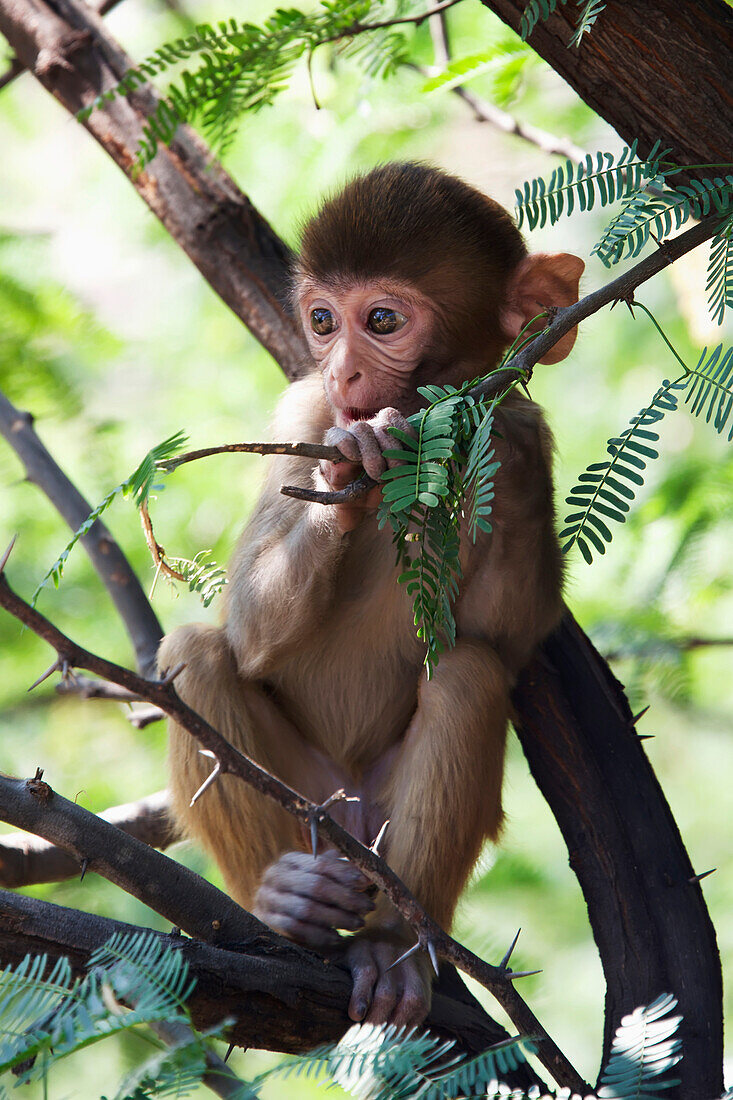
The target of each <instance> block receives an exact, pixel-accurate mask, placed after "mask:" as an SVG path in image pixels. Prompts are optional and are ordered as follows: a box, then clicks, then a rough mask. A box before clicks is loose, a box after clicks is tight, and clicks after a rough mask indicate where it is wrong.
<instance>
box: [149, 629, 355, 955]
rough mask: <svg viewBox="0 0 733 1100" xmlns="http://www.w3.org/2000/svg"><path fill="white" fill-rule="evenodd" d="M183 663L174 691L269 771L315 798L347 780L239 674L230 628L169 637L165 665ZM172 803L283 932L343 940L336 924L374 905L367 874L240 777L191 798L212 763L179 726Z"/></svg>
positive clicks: (235, 889)
mask: <svg viewBox="0 0 733 1100" xmlns="http://www.w3.org/2000/svg"><path fill="white" fill-rule="evenodd" d="M182 662H185V664H186V668H185V669H184V670H183V672H181V673H180V675H179V676H178V677H177V678H176V689H177V691H178V692H179V694H180V695H181V698H182V699H184V700H185V702H186V703H188V704H189V706H191V707H192V708H193V709H194V710H195V711H196V712H197V713H198V714H200V715H201V716H202V717H203V718H205V719H206V720H207V721H208V722H209V723H210V724H211V725H212V726H213V727H214V728H215V729H216V730H218V732H219V733H221V734H222V735H223V736H224V737H226V738H227V740H228V741H230V742H231V743H232V744H233V745H235V746H236V747H237V748H238V749H240V750H241V751H242V752H244V753H245V754H246V755H247V756H249V757H250V758H251V759H253V760H255V761H256V762H257V763H258V764H261V765H262V766H263V767H265V768H267V770H268V771H270V772H272V773H273V774H274V775H277V776H278V777H279V778H281V779H282V780H283V781H284V782H286V783H288V784H289V785H290V786H292V787H294V788H295V789H296V790H298V791H301V792H302V793H303V794H305V795H307V796H308V797H310V798H313V799H315V800H316V801H318V802H322V801H324V799H325V798H326V797H327V795H329V794H331V793H333V791H334V790H337V789H338V788H339V787H341V786H344V785H345V783H346V779H345V777H344V776H343V775H340V774H339V772H338V770H337V769H335V768H334V766H333V764H332V763H331V762H330V761H328V760H327V759H326V758H325V757H324V756H323V755H322V754H321V753H318V752H317V751H316V750H315V749H313V748H312V747H311V746H309V745H307V744H306V743H305V741H303V739H302V738H301V737H300V735H299V733H298V731H297V730H296V729H295V727H294V726H293V725H292V723H291V722H290V721H289V720H288V719H287V718H286V717H285V715H284V714H282V712H281V711H280V710H279V708H278V707H277V705H276V704H275V703H274V702H273V701H272V699H270V698H269V697H268V696H267V695H266V694H265V693H264V692H263V691H262V689H261V688H260V687H259V686H258V685H257V684H256V683H255V682H252V681H246V680H244V679H243V678H242V677H241V676H240V675H239V674H238V672H237V669H236V665H235V661H234V656H233V654H232V651H231V649H230V647H229V644H228V642H227V639H226V636H225V634H224V631H223V630H217V629H216V628H213V627H207V626H188V627H184V628H182V629H180V630H177V631H175V632H174V633H173V634H171V635H170V636H169V637H167V638H165V639H164V641H163V643H162V645H161V649H160V654H159V665H160V668H161V669H165V668H169V669H170V668H174V667H175V666H176V665H177V664H180V663H182ZM169 736H170V748H169V760H170V784H171V793H172V800H173V808H174V812H175V814H176V816H177V817H178V819H179V820H180V821H181V822H182V823H183V824H184V826H185V827H186V829H187V831H188V832H189V833H190V834H191V835H192V836H194V837H195V838H196V839H197V840H199V841H200V842H201V843H202V844H203V845H204V847H206V848H207V849H208V850H209V851H210V852H211V854H212V855H213V857H214V859H215V860H216V861H217V863H218V864H219V866H220V867H221V870H222V874H223V875H224V878H225V880H226V884H227V888H228V890H229V892H230V894H231V896H232V897H233V898H234V899H235V900H236V901H238V902H239V903H240V904H241V905H244V906H245V907H246V908H248V909H251V910H252V911H253V912H255V913H256V915H257V916H258V917H260V918H261V919H262V920H264V921H266V922H267V924H269V925H270V926H271V927H272V928H275V929H276V930H277V931H279V932H281V933H282V934H283V935H286V936H290V938H291V939H295V940H298V942H300V943H305V944H308V945H310V946H312V947H328V946H336V945H337V944H338V942H339V937H338V934H337V933H336V932H335V931H334V930H335V929H336V928H344V929H348V930H351V931H355V930H356V929H358V928H361V926H362V925H363V924H364V917H365V916H366V914H367V912H368V911H369V910H370V909H372V908H373V907H374V906H373V903H372V901H371V899H370V898H369V896H368V895H367V894H365V892H364V891H365V889H367V888H368V885H369V883H368V881H367V880H366V879H365V878H364V876H363V875H361V874H360V873H359V872H358V871H357V870H356V868H354V867H352V866H351V864H350V863H348V862H347V861H343V860H340V859H339V858H338V854H337V853H336V852H333V851H327V852H323V853H322V854H321V855H320V856H319V857H318V858H317V859H314V858H313V856H312V855H311V854H310V853H308V854H306V853H305V852H304V851H303V848H304V846H305V840H306V838H305V836H304V833H303V830H302V827H301V826H300V825H299V823H298V822H297V821H296V820H295V818H293V817H292V815H290V814H287V813H285V811H284V810H281V809H280V807H278V806H276V805H275V804H274V803H273V802H272V801H271V800H270V799H267V798H265V797H264V796H263V795H261V794H259V793H258V792H257V791H254V790H253V789H252V788H251V787H249V786H247V784H246V783H243V782H242V780H241V779H238V778H237V777H236V776H222V777H221V778H220V779H218V780H217V782H216V783H215V784H214V785H213V786H212V787H211V788H209V790H207V791H206V792H205V793H204V794H203V795H202V797H201V798H200V799H198V800H197V801H196V803H195V805H193V806H191V805H190V802H191V796H192V795H193V794H194V792H195V791H197V790H198V788H199V787H200V786H201V784H202V783H203V781H204V779H205V778H206V776H207V775H208V774H209V773H210V771H211V761H210V760H209V759H207V757H205V756H202V755H201V753H200V752H199V746H198V743H197V742H196V741H195V739H194V738H193V737H191V735H190V734H189V733H187V732H186V731H185V730H183V729H181V728H180V727H179V726H177V725H175V724H174V723H171V728H170V735H169Z"/></svg>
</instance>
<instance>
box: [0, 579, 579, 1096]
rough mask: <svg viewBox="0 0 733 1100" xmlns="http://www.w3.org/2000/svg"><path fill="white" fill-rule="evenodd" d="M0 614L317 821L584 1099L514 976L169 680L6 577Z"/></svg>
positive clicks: (301, 816)
mask: <svg viewBox="0 0 733 1100" xmlns="http://www.w3.org/2000/svg"><path fill="white" fill-rule="evenodd" d="M0 606H2V607H4V608H5V609H6V610H7V611H9V612H10V614H11V615H14V616H15V617H16V618H17V619H18V620H19V621H20V622H22V623H24V624H25V625H26V626H27V627H28V628H29V629H31V630H32V631H33V632H34V633H35V634H37V635H38V636H39V637H40V638H43V639H44V640H45V641H47V642H48V643H49V645H51V646H52V647H53V648H54V649H55V650H56V653H57V659H58V661H59V663H60V664H62V665H63V663H64V662H66V664H67V665H68V666H70V667H74V668H82V669H85V670H86V671H88V672H93V673H95V674H96V675H98V676H102V677H103V678H104V679H106V680H109V681H111V682H112V683H117V684H120V685H121V686H122V687H125V688H127V689H128V690H129V691H134V692H136V693H138V694H139V695H141V696H142V697H143V698H144V699H147V700H148V701H149V702H151V703H155V704H156V705H157V706H159V707H160V708H161V709H162V710H164V711H165V712H166V714H168V715H169V717H171V718H173V719H174V721H175V722H177V723H178V724H179V725H180V726H182V727H183V728H184V729H185V730H187V731H188V732H189V733H190V734H192V736H194V737H195V738H196V739H197V740H198V741H199V743H200V744H201V745H202V746H203V748H205V749H208V750H209V752H211V753H212V754H213V756H214V758H215V759H216V760H217V762H218V763H219V766H220V772H221V774H229V775H236V776H238V777H239V778H240V779H242V780H244V782H245V783H247V784H249V786H251V787H253V788H254V789H255V790H257V791H259V792H260V793H262V794H264V795H266V796H267V797H268V798H271V799H272V800H273V801H275V802H276V803H278V805H280V806H281V807H282V808H283V809H285V810H286V811H287V812H288V813H290V814H292V815H293V816H294V817H295V818H297V819H298V820H299V821H302V822H303V824H304V825H305V826H306V827H308V826H310V823H311V822H312V821H315V823H316V828H317V831H318V834H319V835H320V836H323V837H324V838H325V839H326V840H328V841H330V843H331V844H333V845H334V847H336V848H338V850H339V851H340V852H342V853H343V855H345V856H347V857H348V858H349V859H350V860H351V861H352V862H353V863H354V864H355V866H357V867H358V868H359V869H360V870H361V871H362V872H363V873H364V874H365V875H366V877H367V878H368V879H369V880H370V881H371V882H373V883H375V885H376V886H378V887H379V888H380V889H381V890H382V891H383V892H384V894H386V896H387V897H388V898H389V900H390V901H391V902H392V904H393V905H394V906H395V908H396V909H397V911H398V912H399V913H400V914H401V916H402V917H403V918H404V919H405V920H406V921H407V923H408V924H409V925H410V926H411V927H412V928H413V930H414V931H415V933H416V934H417V936H418V938H419V939H420V941H421V943H423V944H425V946H426V947H427V949H428V952H429V954H430V956H431V961H433V960H434V957H435V958H437V957H438V956H440V957H442V958H444V959H446V960H447V961H448V962H452V963H453V964H454V966H456V967H457V968H458V969H459V970H462V971H463V972H464V973H466V974H468V975H470V976H471V977H473V978H475V979H476V981H478V982H479V983H480V984H481V985H483V986H484V987H485V988H486V989H488V990H490V992H491V993H492V994H493V996H494V997H495V998H496V999H497V1001H498V1002H499V1004H501V1005H502V1007H503V1008H504V1010H505V1011H506V1013H507V1015H508V1016H509V1017H510V1018H511V1020H512V1021H513V1022H514V1024H515V1026H516V1027H517V1028H518V1030H519V1031H520V1032H521V1033H523V1034H525V1035H532V1036H533V1037H534V1038H535V1040H536V1046H537V1055H538V1057H539V1059H540V1061H541V1062H542V1064H543V1065H544V1066H545V1068H546V1069H547V1070H548V1072H549V1073H551V1074H552V1076H553V1077H554V1079H555V1080H556V1081H557V1082H558V1084H560V1085H561V1086H563V1087H568V1088H570V1089H572V1090H573V1091H574V1092H579V1093H585V1092H588V1091H589V1087H588V1085H587V1084H586V1083H585V1082H584V1081H583V1079H582V1077H581V1076H580V1075H579V1074H578V1072H577V1070H576V1069H575V1068H574V1067H573V1066H572V1065H571V1063H570V1062H569V1061H568V1059H567V1058H566V1056H565V1055H564V1054H563V1053H562V1051H561V1050H560V1048H559V1047H558V1046H557V1045H556V1043H555V1042H554V1040H552V1039H551V1038H550V1036H549V1035H548V1034H547V1031H546V1030H545V1028H543V1027H542V1025H541V1024H540V1021H539V1020H538V1019H537V1017H536V1016H535V1014H534V1013H533V1012H532V1010H531V1009H530V1008H529V1006H528V1005H527V1004H526V1002H525V1001H524V1000H523V999H522V997H521V996H520V995H519V994H518V993H517V991H516V990H515V989H514V987H513V985H512V981H513V978H514V974H513V973H512V971H511V970H509V969H502V968H501V967H498V966H492V965H491V964H490V963H487V962H485V961H484V960H483V959H481V958H479V956H478V955H474V954H473V952H472V951H469V950H468V949H467V948H466V947H463V946H462V945H461V944H459V943H458V942H457V941H456V940H454V939H453V938H452V937H451V936H449V935H448V934H447V932H444V931H443V929H442V928H441V927H440V926H439V925H438V924H436V922H435V921H434V920H433V919H432V918H431V917H430V916H429V915H428V914H427V913H426V912H425V910H424V909H423V907H422V906H421V905H420V904H419V902H418V901H417V900H416V898H415V897H413V895H412V894H411V893H410V891H409V890H408V889H407V887H406V886H405V884H404V883H403V882H402V881H401V879H400V878H398V876H397V875H396V874H395V872H394V871H393V870H392V869H391V868H390V867H389V866H388V864H387V863H385V861H384V860H383V859H382V858H381V857H380V856H378V855H376V854H375V853H374V852H373V851H371V850H370V849H369V848H367V847H365V846H364V845H363V844H361V843H360V842H359V841H358V840H357V839H356V838H355V837H353V836H352V835H351V834H350V833H349V832H347V831H346V829H344V828H342V827H341V826H340V825H338V824H337V823H336V822H335V821H334V820H333V818H332V817H331V816H330V815H329V814H328V813H327V811H326V810H324V809H323V808H322V807H321V806H319V805H317V804H316V803H314V802H311V801H310V799H307V798H305V797H304V796H303V795H301V794H299V793H298V792H297V791H294V790H293V789H292V788H290V787H288V786H287V785H286V784H285V783H283V782H282V781H281V780H279V779H277V778H276V777H275V776H274V775H271V774H270V773H269V772H267V771H265V770H264V769H263V768H260V767H259V766H258V765H257V764H255V763H254V762H253V761H252V760H250V759H249V758H248V757H246V756H244V754H243V753H241V752H239V751H238V750H237V749H235V748H234V746H233V745H231V744H230V743H229V742H228V741H227V740H226V738H224V737H223V736H222V735H221V734H220V733H218V732H217V731H216V730H215V729H214V728H213V727H212V726H210V725H209V723H208V722H206V721H204V719H203V718H201V717H200V716H199V715H198V714H196V712H195V711H193V710H191V708H190V707H188V706H186V704H185V703H184V702H183V700H182V699H181V698H180V697H179V696H178V694H177V693H176V691H175V688H174V685H173V684H172V683H171V682H170V681H169V680H167V679H166V678H164V679H162V680H145V679H144V678H143V677H141V676H138V675H137V674H136V673H134V672H132V671H131V670H130V669H127V668H124V667H122V666H121V665H117V664H115V663H114V662H112V661H108V660H106V659H105V658H103V657H99V656H97V655H96V654H94V653H91V652H90V651H89V650H87V649H84V648H83V647H82V646H79V645H77V643H76V642H73V641H72V640H71V639H70V638H68V637H67V636H66V635H65V634H63V633H62V632H61V631H60V630H59V629H58V628H57V627H56V626H54V625H53V624H52V623H51V622H49V620H48V619H46V618H45V617H44V616H43V615H41V614H40V612H38V611H37V610H36V609H35V608H32V607H31V606H30V605H29V604H28V603H26V602H25V600H23V599H21V597H20V596H18V595H16V593H15V592H13V590H12V589H11V587H10V585H9V584H8V581H7V578H6V575H5V573H2V574H0ZM431 945H432V949H431Z"/></svg>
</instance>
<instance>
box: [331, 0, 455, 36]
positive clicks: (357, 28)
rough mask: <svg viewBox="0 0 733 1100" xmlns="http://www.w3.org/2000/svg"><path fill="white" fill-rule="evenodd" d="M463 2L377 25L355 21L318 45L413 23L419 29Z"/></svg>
mask: <svg viewBox="0 0 733 1100" xmlns="http://www.w3.org/2000/svg"><path fill="white" fill-rule="evenodd" d="M460 3H461V0H443V3H442V4H436V5H435V7H434V8H430V9H429V10H428V11H424V12H421V13H419V14H417V15H402V16H398V17H397V18H395V19H383V20H381V21H380V22H377V23H360V22H359V21H358V20H355V21H354V22H353V23H352V24H351V25H350V26H348V27H344V29H343V30H341V31H339V33H338V34H334V35H332V36H331V37H330V38H323V39H321V41H320V42H319V43H318V45H319V46H325V45H326V44H327V43H329V42H340V41H341V39H342V38H356V37H357V35H360V34H368V33H369V31H379V30H385V29H386V28H388V27H399V26H401V25H404V24H407V23H411V24H412V25H413V26H415V27H419V26H420V25H421V24H422V23H424V22H425V20H426V19H432V17H433V16H434V15H438V14H439V13H440V12H442V11H448V9H449V8H453V7H455V6H456V4H460Z"/></svg>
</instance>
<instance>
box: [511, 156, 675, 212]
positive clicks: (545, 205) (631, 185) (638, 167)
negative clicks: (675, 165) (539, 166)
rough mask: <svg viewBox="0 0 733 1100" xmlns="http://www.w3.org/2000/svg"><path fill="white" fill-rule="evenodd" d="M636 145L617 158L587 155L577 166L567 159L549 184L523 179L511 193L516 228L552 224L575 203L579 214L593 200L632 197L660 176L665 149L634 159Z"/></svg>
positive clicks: (604, 201) (603, 201)
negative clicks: (524, 224)
mask: <svg viewBox="0 0 733 1100" xmlns="http://www.w3.org/2000/svg"><path fill="white" fill-rule="evenodd" d="M636 150H637V142H636V141H634V142H633V143H632V144H631V145H629V146H626V147H625V148H624V149H623V150H622V152H621V154H620V156H619V157H618V158H616V157H615V156H614V154H613V153H603V152H599V153H596V159H595V162H594V160H593V157H592V156H591V154H590V153H588V155H587V156H586V158H585V160H584V161H583V162H581V163H580V164H574V163H573V161H571V160H568V161H566V162H565V164H564V165H559V166H558V167H557V168H555V170H554V171H553V173H552V176H551V177H550V181H549V183H547V184H546V183H545V181H544V180H543V179H542V177H541V176H539V177H536V178H535V179H533V180H526V181H525V183H524V185H523V186H522V188H521V189H520V188H517V190H516V191H515V193H514V194H515V198H516V210H517V217H518V224H519V228H520V229H521V227H522V224H523V222H524V221H525V219H526V221H527V224H528V226H529V228H530V229H536V228H537V226H539V227H540V228H542V227H544V226H545V225H546V224H547V223H548V222H549V224H550V225H554V224H555V222H557V221H558V220H559V219H560V218H561V217H562V215H563V214H567V215H568V216H569V215H570V214H572V213H573V211H574V209H575V206H576V203H577V205H578V208H579V209H580V210H581V211H584V210H592V209H593V207H594V206H595V204H596V201H597V202H598V203H599V205H600V206H607V205H609V204H610V203H612V202H615V201H616V200H617V199H623V198H626V197H628V196H631V195H634V194H636V193H637V192H638V191H639V190H640V188H643V187H646V186H648V184H649V183H650V182H651V181H652V180H653V179H655V178H656V177H657V176H658V175H659V173H660V161H661V158H662V157H663V156H664V155H665V153H666V150H662V149H661V147H660V143H659V142H657V143H656V144H655V145H654V147H653V148H652V150H651V151H650V153H649V156H648V157H646V158H643V159H642V158H640V157H637V154H636Z"/></svg>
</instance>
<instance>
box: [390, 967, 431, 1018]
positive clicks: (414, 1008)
mask: <svg viewBox="0 0 733 1100" xmlns="http://www.w3.org/2000/svg"><path fill="white" fill-rule="evenodd" d="M400 969H402V968H400ZM429 1011H430V994H429V992H428V990H427V989H426V987H425V985H424V983H423V981H422V979H421V976H420V974H419V972H418V970H417V968H416V967H414V966H408V965H405V967H404V975H403V980H402V983H401V985H400V986H398V997H397V1004H396V1005H395V1008H394V1011H393V1013H392V1016H391V1017H390V1021H389V1022H390V1023H391V1024H394V1026H395V1027H417V1026H418V1025H419V1024H421V1023H422V1022H423V1020H424V1019H425V1017H426V1016H427V1014H428V1012H429Z"/></svg>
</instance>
